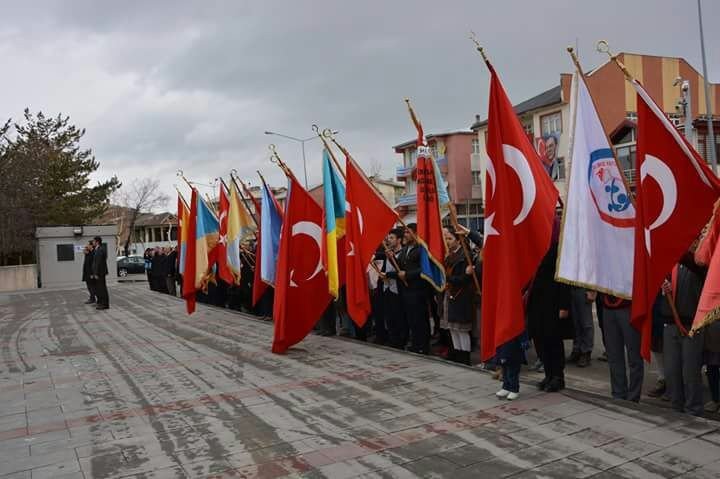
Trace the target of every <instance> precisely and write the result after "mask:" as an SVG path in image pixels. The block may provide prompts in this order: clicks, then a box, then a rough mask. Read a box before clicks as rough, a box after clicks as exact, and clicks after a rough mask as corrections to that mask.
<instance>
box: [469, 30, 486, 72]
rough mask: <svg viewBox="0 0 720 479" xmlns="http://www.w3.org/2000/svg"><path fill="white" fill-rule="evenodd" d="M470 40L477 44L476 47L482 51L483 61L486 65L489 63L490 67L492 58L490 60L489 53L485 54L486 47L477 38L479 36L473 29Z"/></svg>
mask: <svg viewBox="0 0 720 479" xmlns="http://www.w3.org/2000/svg"><path fill="white" fill-rule="evenodd" d="M470 40H472V42H473V43H474V44H475V49H476V50H477V51H478V52H479V53H480V56H481V57H482V59H483V61H484V62H485V65H487V67H488V68H490V60H488V57H487V55H486V54H485V49H484V48H483V47H482V45H480V42H479V41H478V39H477V36H476V35H475V32H473V31H472V30H471V31H470Z"/></svg>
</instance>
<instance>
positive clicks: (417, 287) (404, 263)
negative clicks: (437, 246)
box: [387, 244, 427, 293]
mask: <svg viewBox="0 0 720 479" xmlns="http://www.w3.org/2000/svg"><path fill="white" fill-rule="evenodd" d="M397 263H398V266H399V267H400V269H401V270H403V271H405V282H406V283H407V285H405V284H404V283H403V282H402V281H398V285H399V288H400V291H401V293H402V292H403V291H406V292H409V293H420V292H424V293H426V292H427V282H426V281H425V280H424V279H422V277H421V276H420V272H421V268H420V246H418V245H417V244H416V245H413V246H411V247H408V246H403V249H402V250H400V254H398V256H397ZM387 276H388V278H393V279H397V278H398V276H397V273H396V272H390V273H388V275H387Z"/></svg>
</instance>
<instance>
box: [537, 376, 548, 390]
mask: <svg viewBox="0 0 720 479" xmlns="http://www.w3.org/2000/svg"><path fill="white" fill-rule="evenodd" d="M549 382H550V378H544V379H543V380H542V381H540V382H539V383H537V388H538V389H539V390H540V391H544V390H545V388H547V386H548V383H549Z"/></svg>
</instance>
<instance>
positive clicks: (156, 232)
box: [153, 228, 162, 242]
mask: <svg viewBox="0 0 720 479" xmlns="http://www.w3.org/2000/svg"><path fill="white" fill-rule="evenodd" d="M153 241H156V242H159V241H162V229H160V228H153Z"/></svg>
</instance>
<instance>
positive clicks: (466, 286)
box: [445, 248, 475, 323]
mask: <svg viewBox="0 0 720 479" xmlns="http://www.w3.org/2000/svg"><path fill="white" fill-rule="evenodd" d="M466 268H467V261H466V260H465V255H464V253H463V250H462V248H460V249H458V250H457V251H455V252H451V253H450V254H448V256H447V257H446V258H445V275H446V279H447V285H448V286H447V291H446V294H447V295H448V303H447V304H448V311H447V318H448V322H449V323H470V322H471V321H472V320H473V317H474V309H475V307H474V301H473V300H474V295H475V287H474V285H473V280H472V276H470V275H468V274H466V273H465V269H466Z"/></svg>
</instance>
